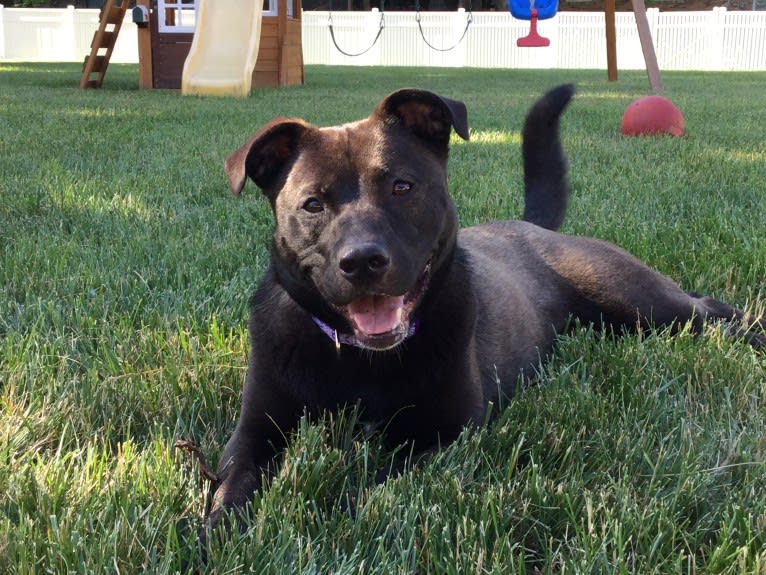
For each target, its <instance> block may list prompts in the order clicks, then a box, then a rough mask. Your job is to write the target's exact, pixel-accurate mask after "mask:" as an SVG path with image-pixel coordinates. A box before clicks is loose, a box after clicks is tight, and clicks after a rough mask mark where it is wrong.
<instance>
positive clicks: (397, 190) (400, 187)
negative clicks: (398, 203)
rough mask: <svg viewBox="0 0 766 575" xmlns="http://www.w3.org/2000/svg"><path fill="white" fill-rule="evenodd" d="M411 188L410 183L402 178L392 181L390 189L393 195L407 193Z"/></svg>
mask: <svg viewBox="0 0 766 575" xmlns="http://www.w3.org/2000/svg"><path fill="white" fill-rule="evenodd" d="M411 189H412V184H411V183H409V182H405V181H404V180H396V181H395V182H394V187H393V189H392V190H391V191H392V193H393V194H394V195H395V196H403V195H405V194H407V193H409V191H410V190H411Z"/></svg>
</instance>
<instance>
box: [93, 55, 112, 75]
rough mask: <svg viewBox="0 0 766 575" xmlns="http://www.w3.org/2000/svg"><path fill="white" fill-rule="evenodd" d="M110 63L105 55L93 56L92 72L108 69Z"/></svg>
mask: <svg viewBox="0 0 766 575" xmlns="http://www.w3.org/2000/svg"><path fill="white" fill-rule="evenodd" d="M108 65H109V63H108V62H107V61H106V57H105V56H96V57H95V58H93V67H92V68H91V72H102V71H103V70H106V67H107V66H108Z"/></svg>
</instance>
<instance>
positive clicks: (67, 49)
mask: <svg viewBox="0 0 766 575" xmlns="http://www.w3.org/2000/svg"><path fill="white" fill-rule="evenodd" d="M60 38H61V47H62V52H63V53H62V54H61V59H62V60H64V61H69V62H77V61H78V60H79V58H78V57H77V32H76V26H75V12H74V6H72V5H69V6H67V7H66V10H65V11H64V14H63V17H62V20H61V37H60Z"/></svg>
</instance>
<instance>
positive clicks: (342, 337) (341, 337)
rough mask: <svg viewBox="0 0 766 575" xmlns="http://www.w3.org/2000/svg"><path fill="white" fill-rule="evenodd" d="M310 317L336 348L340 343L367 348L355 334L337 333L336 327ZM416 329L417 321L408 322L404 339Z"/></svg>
mask: <svg viewBox="0 0 766 575" xmlns="http://www.w3.org/2000/svg"><path fill="white" fill-rule="evenodd" d="M311 319H312V320H314V323H315V324H316V325H317V327H318V328H319V329H321V330H322V333H324V334H325V335H326V336H327V337H329V338H330V339H331V340H332V341H334V342H335V347H336V349H340V345H341V344H343V345H350V346H352V347H358V348H359V349H367V348H365V347H364V346H363V345H362V344H361V343H359V340H358V339H356V336H355V335H353V334H348V333H338V330H337V329H334V328H332V327H330V326H329V325H327V324H326V323H325V322H323V321H322V320H321V319H319V318H318V317H317V316H315V315H312V316H311ZM417 331H418V322H417V321H414V322H412V323H411V324H410V329H409V330H408V331H407V337H405V338H404V339H405V340H406V339H409V338H411V337H412V336H413V335H415V332H417Z"/></svg>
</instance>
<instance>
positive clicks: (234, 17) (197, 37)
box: [181, 0, 263, 96]
mask: <svg viewBox="0 0 766 575" xmlns="http://www.w3.org/2000/svg"><path fill="white" fill-rule="evenodd" d="M262 14H263V0H200V2H199V5H198V8H197V14H196V22H197V24H196V29H195V31H194V40H192V45H191V49H190V50H189V55H188V56H187V57H186V62H184V71H183V77H182V80H181V91H182V93H184V94H198V95H204V96H247V95H248V94H249V93H250V84H251V83H252V78H253V69H254V68H255V61H256V60H257V59H258V46H259V45H260V42H261V16H262Z"/></svg>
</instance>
